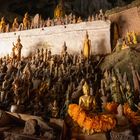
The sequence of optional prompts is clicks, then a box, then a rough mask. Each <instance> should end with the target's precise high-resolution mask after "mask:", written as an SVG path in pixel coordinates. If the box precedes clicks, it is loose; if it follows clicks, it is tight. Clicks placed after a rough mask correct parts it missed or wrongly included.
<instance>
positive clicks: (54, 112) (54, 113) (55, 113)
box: [51, 100, 59, 118]
mask: <svg viewBox="0 0 140 140" xmlns="http://www.w3.org/2000/svg"><path fill="white" fill-rule="evenodd" d="M51 111H52V117H54V118H56V117H58V113H59V108H58V106H57V102H56V100H54V102H53V105H52V110H51Z"/></svg>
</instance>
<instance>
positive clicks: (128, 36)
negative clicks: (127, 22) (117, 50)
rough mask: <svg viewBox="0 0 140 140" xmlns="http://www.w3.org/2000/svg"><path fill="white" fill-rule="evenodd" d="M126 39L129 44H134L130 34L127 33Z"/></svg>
mask: <svg viewBox="0 0 140 140" xmlns="http://www.w3.org/2000/svg"><path fill="white" fill-rule="evenodd" d="M126 38H127V42H128V44H132V42H131V36H130V32H127V34H126Z"/></svg>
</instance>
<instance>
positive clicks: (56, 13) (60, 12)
mask: <svg viewBox="0 0 140 140" xmlns="http://www.w3.org/2000/svg"><path fill="white" fill-rule="evenodd" d="M62 16H63V8H62V5H61V3H60V4H58V5H57V6H56V8H55V10H54V18H60V17H62Z"/></svg>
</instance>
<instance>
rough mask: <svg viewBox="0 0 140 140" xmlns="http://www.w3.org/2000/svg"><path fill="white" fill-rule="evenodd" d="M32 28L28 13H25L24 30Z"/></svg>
mask: <svg viewBox="0 0 140 140" xmlns="http://www.w3.org/2000/svg"><path fill="white" fill-rule="evenodd" d="M29 28H30V19H29V15H28V13H25V15H24V18H23V29H24V30H26V29H29Z"/></svg>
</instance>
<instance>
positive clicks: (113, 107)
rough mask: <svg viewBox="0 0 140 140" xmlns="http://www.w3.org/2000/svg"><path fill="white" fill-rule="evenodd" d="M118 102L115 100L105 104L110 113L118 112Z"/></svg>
mask: <svg viewBox="0 0 140 140" xmlns="http://www.w3.org/2000/svg"><path fill="white" fill-rule="evenodd" d="M117 107H118V104H117V103H115V102H109V103H107V104H106V105H105V109H106V110H107V111H108V112H110V113H115V114H116V113H117Z"/></svg>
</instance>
